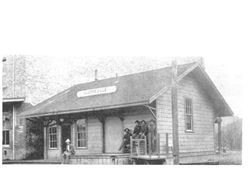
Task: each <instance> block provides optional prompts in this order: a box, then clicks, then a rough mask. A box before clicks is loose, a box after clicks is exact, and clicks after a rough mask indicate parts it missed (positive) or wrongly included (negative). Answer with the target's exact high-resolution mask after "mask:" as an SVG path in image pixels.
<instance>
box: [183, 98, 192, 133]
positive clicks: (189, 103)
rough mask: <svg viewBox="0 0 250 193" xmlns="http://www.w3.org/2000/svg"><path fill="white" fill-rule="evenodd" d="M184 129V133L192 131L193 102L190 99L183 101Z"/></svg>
mask: <svg viewBox="0 0 250 193" xmlns="http://www.w3.org/2000/svg"><path fill="white" fill-rule="evenodd" d="M185 120H186V121H185V124H186V125H185V128H186V131H193V102H192V99H190V98H186V99H185Z"/></svg>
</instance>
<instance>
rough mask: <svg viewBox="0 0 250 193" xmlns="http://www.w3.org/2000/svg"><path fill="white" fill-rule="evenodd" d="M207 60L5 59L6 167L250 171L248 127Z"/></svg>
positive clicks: (23, 57)
mask: <svg viewBox="0 0 250 193" xmlns="http://www.w3.org/2000/svg"><path fill="white" fill-rule="evenodd" d="M169 61H170V62H169ZM203 61H204V60H203V59H202V58H179V59H178V58H176V59H175V60H172V61H171V60H170V59H167V58H165V59H163V58H162V59H160V58H158V59H157V58H147V57H134V58H133V57H132V58H124V57H117V58H116V57H113V58H112V57H107V58H99V59H98V58H81V57H72V58H69V57H66V58H60V57H41V56H40V57H35V56H17V55H12V56H6V57H4V58H3V59H2V62H3V150H2V151H3V158H2V159H3V164H104V165H105V164H119V165H120V164H121V165H122V164H133V165H136V164H204V165H206V164H217V165H219V164H229V165H230V164H232V165H235V164H236V165H240V164H241V150H242V119H241V118H240V117H238V116H235V115H234V112H233V110H232V108H231V107H230V106H229V104H228V103H227V102H226V100H225V98H224V97H223V95H222V94H221V93H220V91H219V90H218V88H217V87H216V85H215V83H214V82H213V81H212V80H211V78H210V77H209V75H208V73H207V72H206V67H205V65H204V63H203ZM41 66H43V69H41V68H40V67H41ZM222 84H223V83H222Z"/></svg>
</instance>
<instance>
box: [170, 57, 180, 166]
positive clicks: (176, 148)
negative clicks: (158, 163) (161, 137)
mask: <svg viewBox="0 0 250 193" xmlns="http://www.w3.org/2000/svg"><path fill="white" fill-rule="evenodd" d="M177 90H178V88H177V64H176V61H173V62H172V84H171V91H172V92H171V97H172V129H173V157H174V164H175V165H178V164H179V135H178V95H177Z"/></svg>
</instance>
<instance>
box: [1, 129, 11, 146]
mask: <svg viewBox="0 0 250 193" xmlns="http://www.w3.org/2000/svg"><path fill="white" fill-rule="evenodd" d="M4 132H9V140H8V141H9V144H4V143H3V142H4V137H5V136H6V135H4ZM2 137H3V138H2V146H3V147H10V130H9V129H3V131H2Z"/></svg>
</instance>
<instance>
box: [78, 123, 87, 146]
mask: <svg viewBox="0 0 250 193" xmlns="http://www.w3.org/2000/svg"><path fill="white" fill-rule="evenodd" d="M77 147H79V148H86V147H87V127H86V120H85V119H80V120H78V121H77Z"/></svg>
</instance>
